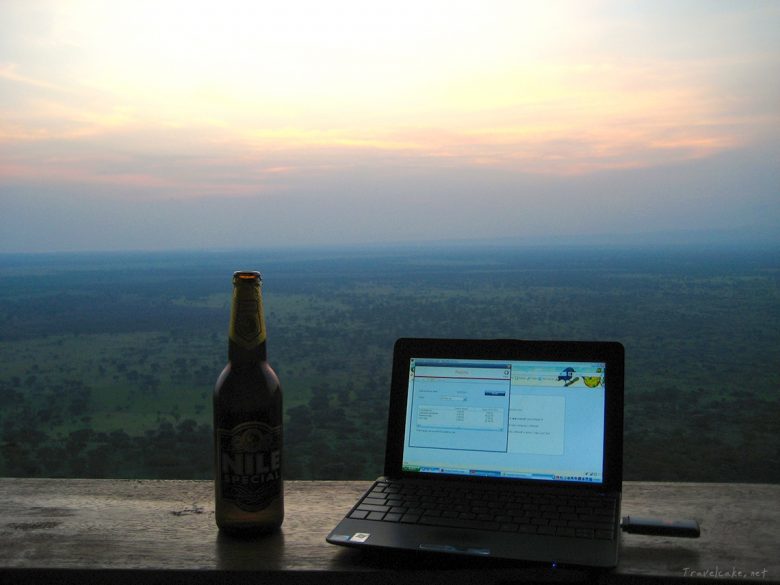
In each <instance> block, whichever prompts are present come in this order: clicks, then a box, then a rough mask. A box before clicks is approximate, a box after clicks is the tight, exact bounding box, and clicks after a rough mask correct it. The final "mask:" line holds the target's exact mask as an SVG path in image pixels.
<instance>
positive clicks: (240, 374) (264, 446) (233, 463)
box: [214, 272, 284, 534]
mask: <svg viewBox="0 0 780 585" xmlns="http://www.w3.org/2000/svg"><path fill="white" fill-rule="evenodd" d="M261 282H262V278H261V276H260V273H258V272H236V273H235V274H233V303H232V309H231V315H230V334H229V341H228V364H227V366H225V369H224V370H223V371H222V374H220V376H219V379H218V380H217V384H216V387H215V388H214V449H215V495H216V502H215V516H216V521H217V526H219V528H220V530H222V531H225V532H232V533H240V534H241V533H243V534H250V533H258V532H268V531H271V530H273V529H275V528H278V527H279V526H280V525H281V523H282V520H283V518H284V491H283V485H282V389H281V387H280V386H279V379H278V378H277V377H276V374H275V373H274V371H273V370H272V369H271V366H270V365H269V364H268V360H267V357H266V347H265V343H266V339H265V337H266V335H265V320H264V316H263V301H262V295H261V292H260V285H261Z"/></svg>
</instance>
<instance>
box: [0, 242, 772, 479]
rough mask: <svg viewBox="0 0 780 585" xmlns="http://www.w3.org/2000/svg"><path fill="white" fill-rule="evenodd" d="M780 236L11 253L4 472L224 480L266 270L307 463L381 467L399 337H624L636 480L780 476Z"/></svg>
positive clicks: (5, 321)
mask: <svg viewBox="0 0 780 585" xmlns="http://www.w3.org/2000/svg"><path fill="white" fill-rule="evenodd" d="M779 259H780V255H778V250H777V249H771V250H756V249H740V250H728V249H725V248H721V249H705V248H698V249H694V248H672V247H669V248H660V249H659V248H645V249H640V248H635V249H629V248H626V249H608V248H584V249H575V248H564V247H560V248H554V247H550V248H533V247H512V246H488V245H482V246H472V247H469V246H465V245H455V244H453V245H450V246H444V245H441V246H426V247H411V246H409V247H396V248H379V247H377V248H371V249H359V248H352V249H348V248H344V249H338V248H330V249H308V250H307V249H297V250H296V249H288V250H282V249H279V250H263V251H255V252H251V251H199V252H167V253H140V252H139V253H101V254H86V253H82V254H50V255H45V254H38V255H4V256H0V475H2V476H17V477H116V478H204V479H205V478H210V477H211V473H212V471H211V465H212V443H211V441H212V439H211V393H212V390H213V386H214V382H215V380H216V378H217V376H218V374H219V372H220V371H221V369H222V368H223V367H224V365H225V362H226V359H227V325H228V318H229V303H230V294H231V275H232V272H233V271H234V270H238V269H256V270H260V271H261V272H262V273H263V277H264V288H263V294H264V301H265V311H266V319H267V326H268V350H269V360H270V362H271V364H272V366H273V367H274V369H275V370H276V371H277V373H278V374H279V378H280V380H281V381H282V386H283V389H284V401H285V411H286V419H285V434H284V437H285V475H286V477H287V478H289V479H371V478H374V477H376V476H377V475H379V474H380V473H381V472H382V459H383V455H384V451H383V449H384V438H385V437H384V436H385V429H386V412H387V398H388V390H389V383H390V360H391V353H392V346H393V342H394V341H395V339H396V338H398V337H401V336H428V337H470V338H478V337H484V338H496V337H501V338H507V337H514V338H526V339H599V340H617V341H620V342H622V343H623V344H624V346H625V347H626V416H625V435H626V444H625V459H624V461H625V463H624V465H625V478H626V479H629V480H632V479H643V480H664V481H667V480H668V481H727V482H736V481H744V482H773V483H777V482H780V433H778V432H777V431H778V421H780V394H779V393H778V388H780V368H778V364H780V302H778V301H780V289H779V287H778V283H779V281H780V261H779Z"/></svg>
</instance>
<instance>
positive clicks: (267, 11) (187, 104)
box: [0, 0, 780, 200]
mask: <svg viewBox="0 0 780 585" xmlns="http://www.w3.org/2000/svg"><path fill="white" fill-rule="evenodd" d="M779 25H780V5H778V4H777V3H773V2H767V3H760V2H758V3H755V2H750V3H719V2H681V3H670V4H668V5H667V4H664V5H663V6H662V7H657V3H653V2H647V3H623V2H606V1H595V0H594V1H591V2H559V1H550V2H514V1H507V2H490V1H480V2H451V1H447V2H445V1H419V0H417V1H414V2H399V1H393V2H387V3H378V2H365V1H358V0H355V1H331V2H315V1H310V2H301V1H290V2H256V1H251V0H247V1H244V2H211V1H195V2H193V1H192V0H189V1H164V0H155V1H146V0H143V1H133V2H99V1H78V0H68V1H65V2H59V1H55V0H51V1H36V2H6V3H3V4H2V5H0V39H2V40H0V155H1V156H0V183H3V184H5V185H6V186H13V185H24V184H32V185H36V184H45V185H49V186H52V185H71V186H74V187H83V188H84V189H85V190H93V191H94V190H99V189H103V191H102V193H103V195H102V196H106V197H111V196H119V195H122V196H126V197H132V198H140V199H142V200H154V199H155V198H157V197H160V196H164V197H167V198H173V199H187V198H192V197H221V196H231V197H235V196H239V197H257V196H267V195H269V194H283V193H288V192H291V191H296V190H305V188H306V187H305V185H306V184H307V181H310V182H311V185H316V184H317V182H318V181H320V180H322V178H323V177H327V178H328V180H330V181H333V182H337V181H338V177H339V175H340V174H341V175H343V174H349V173H354V172H366V173H368V174H370V173H371V172H372V171H373V170H378V172H379V174H380V175H382V174H386V173H388V172H396V171H397V172H399V173H402V172H405V171H408V170H411V171H414V172H417V171H420V170H421V169H422V170H424V171H425V172H426V173H432V174H436V173H440V174H441V176H442V177H444V176H445V175H446V173H447V172H448V171H449V170H452V169H458V170H464V169H477V170H485V169H487V170H495V171H496V172H499V173H508V174H509V175H510V176H518V177H520V176H523V177H528V176H538V177H551V178H553V179H554V178H556V177H577V176H588V175H593V174H599V173H605V172H618V171H626V170H630V169H654V168H663V167H667V166H669V165H679V164H680V163H683V162H685V161H700V160H707V159H710V158H712V157H717V156H723V155H726V154H728V153H732V152H737V151H739V152H742V151H745V150H746V149H747V150H750V149H753V148H755V149H759V148H764V147H765V146H766V144H767V143H768V142H769V143H771V144H773V145H776V139H775V138H774V137H775V136H776V135H777V130H778V123H779V122H780V108H779V107H778V103H780V101H779V100H780V89H778V85H779V84H778V82H777V77H778V76H777V75H776V74H775V75H773V74H771V73H770V72H778V71H780V49H779V45H780V43H778V40H777V38H778V35H777V34H776V31H777V30H779V29H780V26H779ZM770 152H774V153H776V152H777V151H776V149H775V150H772V149H770ZM769 156H776V154H770V155H769ZM442 180H443V179H442ZM112 187H113V189H112ZM441 188H444V187H441ZM9 189H10V187H9ZM95 192H97V191H95ZM112 193H113V195H112ZM6 196H7V197H10V195H6Z"/></svg>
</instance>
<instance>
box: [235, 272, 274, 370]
mask: <svg viewBox="0 0 780 585" xmlns="http://www.w3.org/2000/svg"><path fill="white" fill-rule="evenodd" d="M228 359H229V360H230V362H231V364H232V365H233V366H241V365H245V364H250V363H254V362H259V361H265V360H266V359H267V354H266V347H265V320H264V318H263V298H262V294H261V292H260V275H259V274H257V273H236V275H234V278H233V304H232V308H231V312H230V334H229V342H228Z"/></svg>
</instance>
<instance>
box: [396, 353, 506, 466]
mask: <svg viewBox="0 0 780 585" xmlns="http://www.w3.org/2000/svg"><path fill="white" fill-rule="evenodd" d="M409 383H410V385H411V386H412V388H411V394H410V396H411V400H412V404H411V428H410V429H409V446H410V447H425V448H434V449H435V448H440V449H463V450H469V451H497V452H506V450H507V442H508V433H507V427H508V424H509V400H510V395H511V383H512V369H511V367H510V366H509V365H508V364H489V365H485V364H458V365H457V366H453V365H437V364H436V363H426V362H417V363H416V364H415V366H414V368H413V371H412V373H411V375H410V379H409Z"/></svg>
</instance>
